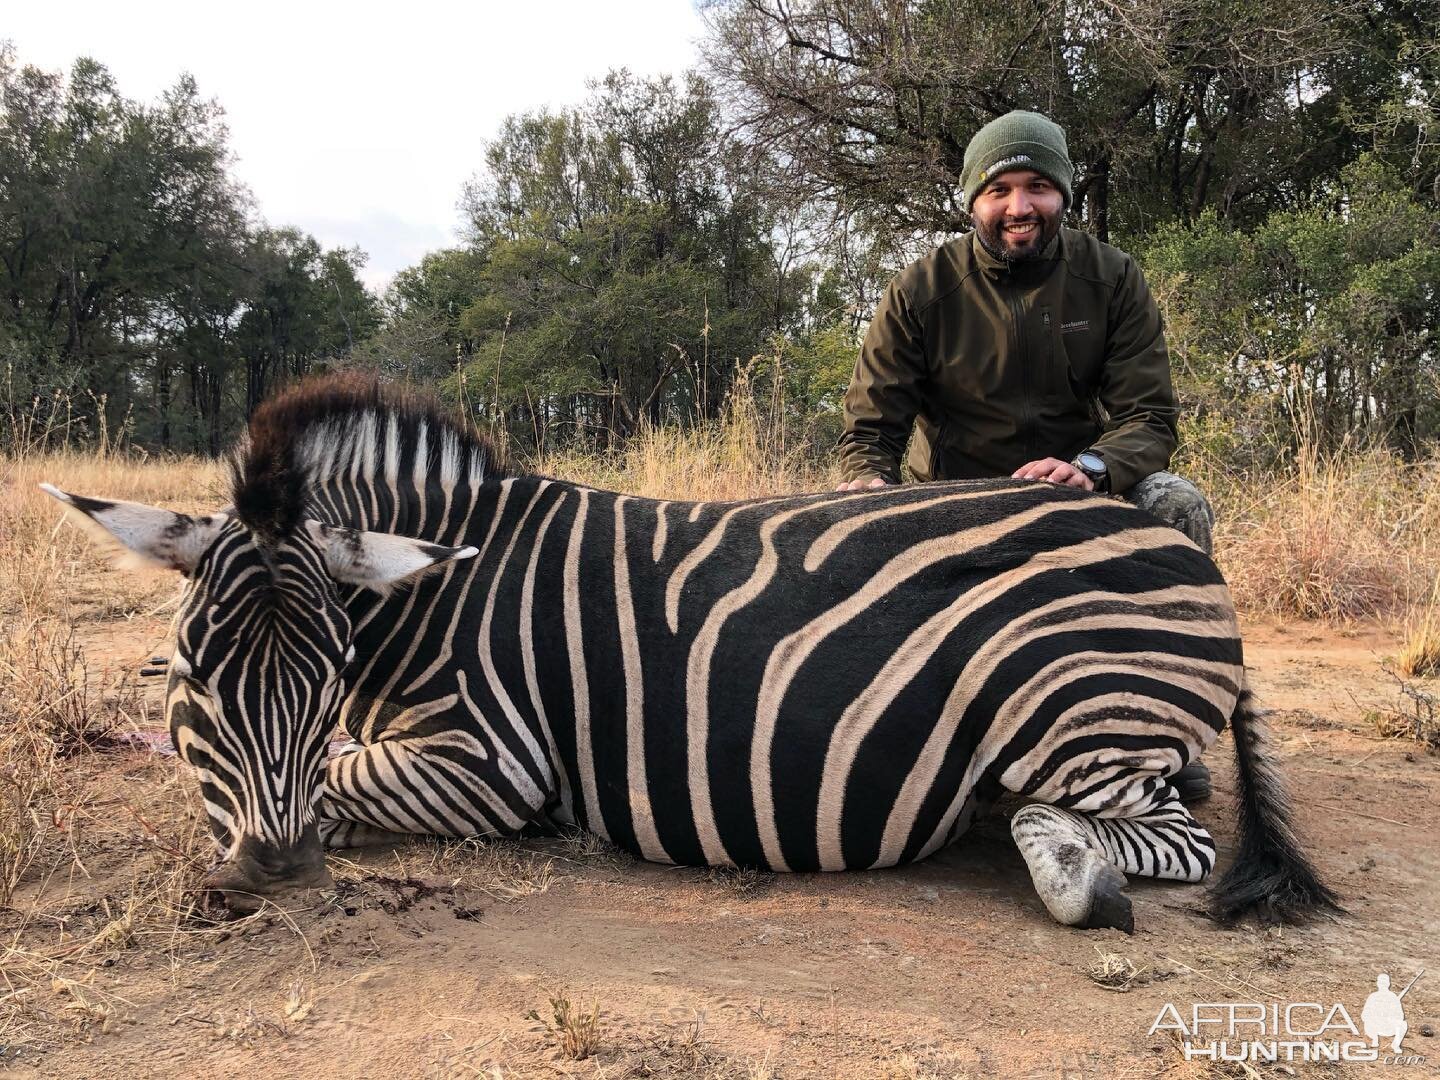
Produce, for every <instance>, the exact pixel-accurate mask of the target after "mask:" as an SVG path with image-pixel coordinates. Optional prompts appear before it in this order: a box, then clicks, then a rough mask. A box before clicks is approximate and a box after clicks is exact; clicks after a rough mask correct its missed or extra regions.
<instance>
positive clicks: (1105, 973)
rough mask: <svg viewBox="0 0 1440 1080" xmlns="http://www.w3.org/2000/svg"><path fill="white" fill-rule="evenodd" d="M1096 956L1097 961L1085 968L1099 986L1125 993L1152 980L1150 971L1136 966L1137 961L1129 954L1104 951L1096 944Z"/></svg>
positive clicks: (1086, 972)
mask: <svg viewBox="0 0 1440 1080" xmlns="http://www.w3.org/2000/svg"><path fill="white" fill-rule="evenodd" d="M1095 956H1096V959H1095V962H1094V963H1093V964H1091V965H1090V966H1089V967H1088V968H1086V969H1085V974H1086V975H1087V976H1089V978H1090V981H1091V982H1093V983H1094V984H1095V985H1097V986H1103V987H1104V988H1105V989H1106V990H1114V991H1116V992H1118V993H1121V994H1125V993H1129V992H1130V991H1131V990H1132V989H1134V988H1135V987H1136V986H1143V985H1145V984H1146V983H1147V982H1149V981H1150V975H1149V973H1148V971H1146V969H1144V968H1138V967H1136V966H1135V961H1133V960H1131V959H1130V958H1129V957H1128V956H1121V955H1120V954H1119V953H1107V952H1104V951H1102V950H1101V948H1100V946H1098V945H1097V946H1095Z"/></svg>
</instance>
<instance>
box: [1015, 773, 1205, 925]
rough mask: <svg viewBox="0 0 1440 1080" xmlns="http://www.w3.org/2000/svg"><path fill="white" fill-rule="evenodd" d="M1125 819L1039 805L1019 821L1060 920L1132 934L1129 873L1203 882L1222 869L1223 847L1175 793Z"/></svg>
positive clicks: (1021, 843)
mask: <svg viewBox="0 0 1440 1080" xmlns="http://www.w3.org/2000/svg"><path fill="white" fill-rule="evenodd" d="M1125 814H1126V816H1125V817H1123V818H1121V817H1097V816H1094V815H1091V814H1083V813H1077V812H1075V811H1072V810H1063V809H1061V808H1060V807H1058V806H1050V805H1047V804H1043V803H1035V804H1032V805H1030V806H1026V807H1024V808H1023V809H1021V810H1020V811H1019V812H1017V813H1016V814H1015V816H1014V817H1013V818H1012V819H1011V822H1010V832H1011V835H1013V836H1014V837H1015V843H1016V845H1017V846H1018V847H1019V848H1020V853H1021V854H1022V855H1023V856H1024V857H1025V862H1026V864H1027V865H1028V866H1029V867H1030V877H1031V879H1032V880H1033V881H1034V882H1035V891H1036V892H1038V893H1039V894H1040V899H1041V900H1043V901H1044V902H1045V906H1046V907H1047V908H1048V909H1049V910H1050V914H1051V915H1053V916H1055V919H1056V921H1057V922H1061V923H1064V924H1065V925H1067V926H1082V927H1086V928H1088V929H1095V928H1098V927H1105V926H1113V927H1116V928H1118V929H1120V930H1124V931H1125V932H1126V933H1127V934H1128V933H1131V932H1133V931H1134V929H1135V920H1134V915H1133V913H1132V911H1131V907H1130V898H1129V897H1127V896H1126V895H1125V894H1124V892H1123V890H1124V888H1125V876H1124V875H1125V874H1140V875H1142V876H1144V877H1154V878H1163V879H1165V880H1168V881H1201V880H1203V879H1204V878H1205V877H1206V876H1207V875H1208V874H1209V873H1210V871H1211V870H1212V869H1213V868H1214V866H1215V841H1213V840H1211V839H1210V834H1209V833H1207V832H1206V831H1205V830H1204V829H1203V828H1201V826H1200V824H1199V823H1198V822H1197V821H1196V820H1195V819H1194V818H1193V817H1191V816H1190V811H1188V810H1186V809H1185V807H1184V806H1183V805H1182V804H1181V802H1180V797H1179V795H1178V793H1177V792H1176V791H1175V789H1174V788H1173V787H1169V786H1168V785H1167V786H1165V787H1161V788H1159V789H1157V790H1156V791H1155V792H1154V794H1153V795H1152V796H1151V797H1150V798H1149V799H1147V800H1146V801H1145V803H1144V804H1142V805H1139V806H1133V807H1126V811H1125ZM1121 871H1123V873H1122V872H1121Z"/></svg>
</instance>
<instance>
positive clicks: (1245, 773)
mask: <svg viewBox="0 0 1440 1080" xmlns="http://www.w3.org/2000/svg"><path fill="white" fill-rule="evenodd" d="M1230 731H1231V734H1232V735H1233V736H1234V737H1235V764H1236V772H1237V773H1238V774H1239V777H1240V806H1239V817H1240V850H1239V852H1238V853H1237V854H1236V856H1235V861H1234V862H1233V863H1231V864H1230V869H1229V870H1227V871H1226V872H1225V876H1224V877H1222V878H1221V879H1220V880H1219V882H1217V883H1216V884H1215V885H1214V886H1213V887H1212V888H1211V890H1210V913H1211V915H1212V917H1214V918H1215V919H1217V920H1218V921H1220V922H1233V921H1234V920H1236V919H1238V918H1240V917H1241V916H1243V915H1247V914H1249V913H1251V912H1253V913H1255V914H1256V915H1258V916H1259V917H1260V919H1261V920H1262V921H1271V922H1275V921H1278V922H1287V923H1293V922H1301V921H1303V920H1305V919H1306V918H1308V917H1309V916H1312V915H1316V914H1319V913H1320V912H1326V911H1328V912H1334V913H1343V912H1344V908H1342V907H1341V906H1340V901H1339V898H1338V897H1337V896H1336V895H1335V894H1334V893H1333V892H1331V891H1330V889H1329V888H1327V887H1326V886H1325V884H1324V883H1323V882H1321V880H1320V877H1319V875H1318V874H1317V873H1316V872H1315V868H1314V867H1313V866H1311V865H1310V861H1309V860H1308V859H1306V858H1305V856H1304V855H1303V854H1301V852H1300V842H1299V841H1298V840H1297V839H1296V837H1295V831H1294V829H1293V828H1292V827H1291V824H1290V800H1289V799H1288V798H1287V797H1286V795H1285V786H1284V784H1282V783H1281V781H1280V776H1279V774H1278V773H1277V772H1276V771H1275V763H1274V761H1273V760H1272V759H1271V757H1270V755H1269V753H1268V752H1267V749H1266V734H1265V721H1264V716H1263V714H1262V713H1261V711H1260V709H1259V708H1258V707H1257V705H1256V703H1255V697H1254V695H1253V694H1251V693H1250V691H1249V690H1242V691H1241V693H1240V700H1239V701H1237V702H1236V703H1235V713H1234V715H1233V716H1231V718H1230Z"/></svg>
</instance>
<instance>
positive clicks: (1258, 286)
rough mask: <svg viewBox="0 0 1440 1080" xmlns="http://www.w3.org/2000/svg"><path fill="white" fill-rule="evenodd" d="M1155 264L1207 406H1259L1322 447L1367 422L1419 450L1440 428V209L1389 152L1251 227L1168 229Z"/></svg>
mask: <svg viewBox="0 0 1440 1080" xmlns="http://www.w3.org/2000/svg"><path fill="white" fill-rule="evenodd" d="M1142 261H1143V262H1144V264H1145V266H1146V269H1147V273H1148V274H1149V275H1150V279H1151V283H1152V285H1153V287H1154V289H1155V292H1156V295H1157V297H1158V298H1159V299H1160V301H1161V303H1162V306H1163V307H1164V308H1165V310H1166V314H1167V322H1168V327H1169V336H1170V343H1171V348H1172V353H1173V355H1174V359H1175V365H1176V369H1177V377H1178V381H1179V383H1180V385H1181V387H1182V390H1183V391H1184V392H1185V393H1186V395H1187V396H1188V397H1190V398H1191V399H1192V400H1193V401H1194V403H1195V404H1197V405H1199V406H1201V407H1202V408H1203V407H1206V406H1208V407H1211V408H1223V409H1227V410H1230V409H1233V407H1234V406H1235V405H1236V404H1237V403H1241V404H1248V405H1249V406H1251V407H1252V408H1253V407H1254V406H1255V405H1256V404H1257V403H1259V404H1260V405H1261V407H1262V412H1263V411H1268V413H1269V415H1268V424H1269V426H1271V427H1274V426H1276V425H1278V426H1280V427H1282V428H1285V429H1287V430H1294V429H1295V427H1296V424H1297V418H1303V421H1304V423H1305V424H1313V425H1314V426H1315V430H1314V431H1313V432H1310V433H1311V434H1313V435H1315V436H1317V437H1318V439H1319V442H1320V445H1321V446H1323V447H1332V446H1335V445H1338V443H1339V441H1340V440H1342V439H1343V438H1345V437H1346V436H1347V435H1348V434H1350V433H1351V432H1353V431H1356V430H1357V429H1364V430H1369V431H1373V432H1376V433H1378V434H1380V435H1382V436H1383V437H1385V438H1387V439H1389V441H1390V442H1391V444H1392V445H1393V446H1394V447H1395V448H1396V449H1398V450H1401V451H1402V452H1405V453H1407V454H1415V453H1416V452H1417V451H1418V450H1419V446H1420V443H1421V442H1422V441H1423V440H1425V439H1428V438H1432V437H1434V436H1435V435H1436V434H1437V422H1440V416H1437V414H1436V410H1435V401H1436V391H1437V388H1440V355H1437V347H1440V295H1437V291H1440V209H1437V208H1435V207H1434V206H1427V205H1425V204H1423V203H1422V202H1420V201H1419V200H1418V199H1417V198H1416V197H1415V195H1414V194H1413V192H1412V191H1411V190H1410V189H1409V187H1408V186H1407V185H1406V184H1405V183H1404V181H1403V178H1402V177H1401V176H1400V175H1399V174H1397V173H1396V171H1395V170H1393V169H1392V168H1390V167H1388V166H1386V165H1384V164H1382V163H1381V162H1379V161H1378V160H1377V159H1376V158H1374V157H1368V156H1367V157H1362V158H1361V159H1359V160H1358V161H1356V162H1355V163H1354V164H1352V165H1350V166H1347V167H1346V168H1345V169H1344V170H1343V171H1342V172H1341V174H1340V176H1339V177H1338V178H1337V181H1336V183H1335V184H1334V185H1333V186H1332V187H1331V188H1330V189H1328V190H1326V191H1325V192H1324V193H1322V194H1317V196H1316V197H1315V198H1313V199H1312V201H1311V202H1310V203H1309V204H1308V205H1306V206H1305V207H1303V208H1300V209H1296V210H1290V211H1284V212H1280V213H1276V214H1273V215H1271V216H1270V217H1269V218H1268V219H1266V220H1265V221H1264V222H1263V223H1261V224H1260V225H1259V226H1257V227H1256V228H1254V229H1251V230H1248V231H1242V230H1241V229H1238V228H1237V227H1235V226H1234V225H1230V224H1226V223H1224V222H1222V221H1221V220H1220V219H1219V217H1218V216H1217V215H1215V214H1214V213H1207V214H1205V215H1202V216H1201V218H1200V219H1199V220H1198V221H1197V222H1195V223H1194V224H1193V225H1181V224H1175V225H1170V226H1166V227H1164V228H1162V229H1159V230H1157V231H1156V232H1155V234H1154V235H1153V236H1152V238H1151V239H1150V241H1149V242H1148V244H1147V245H1146V248H1145V250H1144V253H1143V260H1142ZM1232 415H1233V413H1232ZM1260 426H1261V427H1264V426H1266V419H1265V418H1263V417H1262V420H1261V423H1260Z"/></svg>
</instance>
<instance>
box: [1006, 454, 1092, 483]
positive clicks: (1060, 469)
mask: <svg viewBox="0 0 1440 1080" xmlns="http://www.w3.org/2000/svg"><path fill="white" fill-rule="evenodd" d="M1010 476H1011V477H1012V478H1013V479H1015V480H1045V481H1047V482H1049V483H1051V484H1065V485H1066V486H1068V487H1077V488H1081V489H1083V490H1085V491H1094V490H1095V483H1094V481H1092V480H1091V479H1090V478H1089V477H1088V476H1086V475H1085V474H1084V473H1083V472H1081V471H1080V470H1079V469H1077V468H1075V466H1074V465H1071V464H1070V463H1069V462H1068V461H1061V460H1060V459H1059V458H1053V457H1047V458H1045V459H1044V460H1042V461H1032V462H1030V464H1028V465H1021V466H1020V468H1018V469H1016V470H1015V471H1014V472H1013V473H1011V474H1010Z"/></svg>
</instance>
